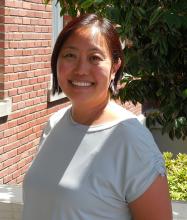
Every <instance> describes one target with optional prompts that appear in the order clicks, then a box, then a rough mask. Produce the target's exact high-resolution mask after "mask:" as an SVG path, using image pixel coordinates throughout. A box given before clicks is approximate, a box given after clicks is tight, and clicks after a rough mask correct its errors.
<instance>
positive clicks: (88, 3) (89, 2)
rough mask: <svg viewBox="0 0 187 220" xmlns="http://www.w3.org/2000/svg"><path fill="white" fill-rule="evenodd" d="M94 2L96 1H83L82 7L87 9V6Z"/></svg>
mask: <svg viewBox="0 0 187 220" xmlns="http://www.w3.org/2000/svg"><path fill="white" fill-rule="evenodd" d="M94 2H95V1H94V0H85V1H83V2H82V3H81V7H82V8H83V9H87V8H89V7H90V6H92V5H93V3H94Z"/></svg>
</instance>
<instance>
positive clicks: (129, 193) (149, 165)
mask: <svg viewBox="0 0 187 220" xmlns="http://www.w3.org/2000/svg"><path fill="white" fill-rule="evenodd" d="M128 135H129V141H128V143H127V144H128V148H127V151H126V154H127V155H126V158H125V169H124V172H125V175H124V178H125V179H124V182H123V183H124V186H123V196H124V199H125V200H126V202H128V203H129V202H132V201H134V200H135V199H137V198H138V197H140V196H141V195H142V194H143V193H144V192H145V191H146V190H147V189H148V188H149V186H150V185H151V184H152V183H153V182H154V180H155V179H156V177H158V176H159V175H162V176H164V175H165V174H166V168H165V162H164V159H163V156H162V154H161V152H160V151H159V149H158V147H157V145H156V143H155V141H154V139H153V137H152V135H151V133H150V131H149V130H148V129H147V128H145V127H144V126H142V125H141V124H138V125H137V126H135V129H133V132H129V134H128Z"/></svg>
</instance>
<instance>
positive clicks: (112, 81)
mask: <svg viewBox="0 0 187 220" xmlns="http://www.w3.org/2000/svg"><path fill="white" fill-rule="evenodd" d="M109 89H110V91H111V93H112V95H114V96H116V95H117V94H118V92H117V91H116V88H115V85H114V80H111V81H110V86H109Z"/></svg>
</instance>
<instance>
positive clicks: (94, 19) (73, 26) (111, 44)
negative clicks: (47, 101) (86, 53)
mask: <svg viewBox="0 0 187 220" xmlns="http://www.w3.org/2000/svg"><path fill="white" fill-rule="evenodd" d="M92 26H95V27H97V28H98V29H99V30H100V33H101V34H102V35H103V36H104V38H105V39H106V42H107V45H108V48H109V51H110V53H111V56H112V63H118V62H119V59H120V60H121V66H120V68H119V69H118V71H117V73H116V74H115V78H114V81H113V87H114V89H116V87H117V83H118V81H119V80H120V78H121V76H122V71H123V66H124V55H123V50H122V47H121V43H120V40H119V35H118V33H117V31H116V30H115V28H114V26H113V24H112V23H111V22H110V21H109V20H108V19H106V18H103V17H100V16H98V15H96V14H83V15H80V16H79V17H76V18H74V19H72V20H71V21H70V22H69V23H68V24H67V25H66V26H65V27H64V28H63V29H62V31H61V32H60V34H59V36H58V38H57V40H56V43H55V45H54V49H53V53H52V57H51V69H52V73H53V94H54V93H55V92H58V93H60V92H61V91H62V90H61V88H60V86H59V84H58V79H57V60H58V56H59V53H60V51H61V48H62V47H63V45H64V43H65V42H66V40H67V39H68V38H69V37H70V36H71V35H72V34H73V33H74V32H75V31H76V30H77V29H79V28H84V27H85V28H88V27H92ZM110 92H111V93H113V91H112V90H111V89H110Z"/></svg>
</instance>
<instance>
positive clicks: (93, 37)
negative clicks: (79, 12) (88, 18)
mask: <svg viewBox="0 0 187 220" xmlns="http://www.w3.org/2000/svg"><path fill="white" fill-rule="evenodd" d="M70 44H71V45H72V44H77V45H81V44H84V46H85V47H87V46H97V47H100V48H101V49H106V50H108V49H109V48H108V45H107V41H106V38H105V36H104V35H103V34H102V33H101V31H100V29H99V28H98V27H97V26H87V27H81V28H78V29H76V30H75V31H73V32H72V33H71V35H70V36H69V37H68V38H67V40H66V41H65V42H64V45H63V47H64V46H67V45H68V46H69V45H70Z"/></svg>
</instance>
